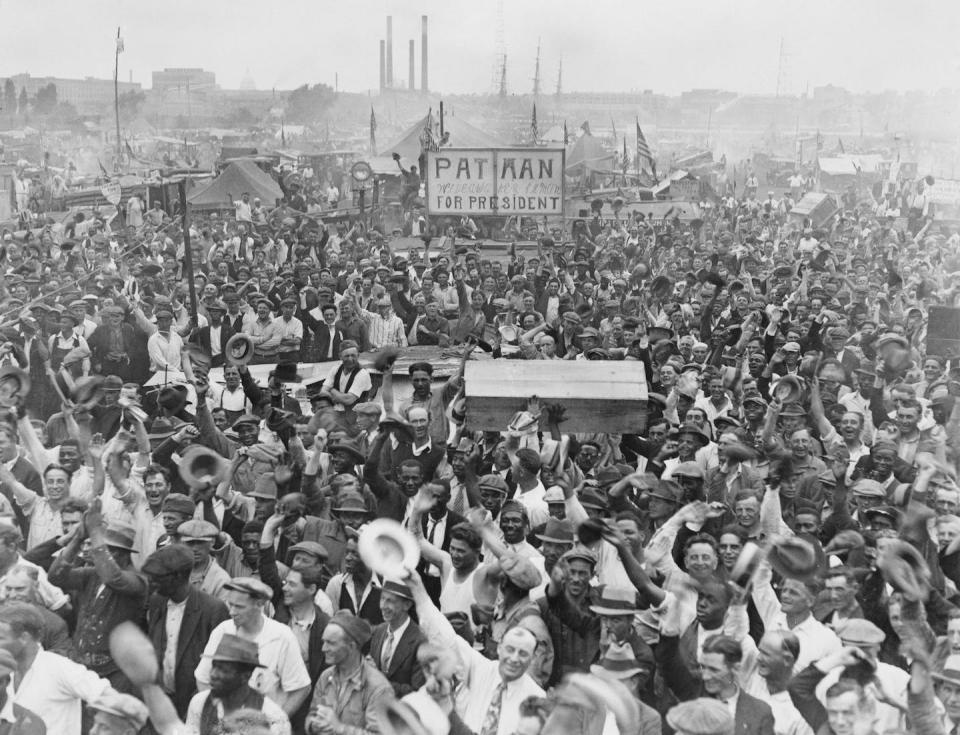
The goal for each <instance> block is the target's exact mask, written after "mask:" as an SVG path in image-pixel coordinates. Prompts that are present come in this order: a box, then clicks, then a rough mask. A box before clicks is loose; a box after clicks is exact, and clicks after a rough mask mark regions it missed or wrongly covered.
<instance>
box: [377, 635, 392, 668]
mask: <svg viewBox="0 0 960 735" xmlns="http://www.w3.org/2000/svg"><path fill="white" fill-rule="evenodd" d="M392 657H393V631H392V630H391V631H390V632H389V633H387V640H385V641H384V642H383V655H382V656H381V657H380V671H382V672H383V673H384V674H386V673H387V671H389V670H390V659H391V658H392Z"/></svg>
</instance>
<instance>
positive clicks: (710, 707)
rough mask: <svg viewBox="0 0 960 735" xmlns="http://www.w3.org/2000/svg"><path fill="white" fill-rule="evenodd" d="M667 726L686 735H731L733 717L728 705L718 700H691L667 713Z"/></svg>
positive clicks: (702, 698) (703, 698)
mask: <svg viewBox="0 0 960 735" xmlns="http://www.w3.org/2000/svg"><path fill="white" fill-rule="evenodd" d="M667 724H668V725H670V727H672V728H673V729H674V731H676V732H682V733H683V734H684V735H731V734H732V733H733V728H734V720H733V715H731V714H730V709H729V708H728V707H727V705H726V704H724V703H723V702H721V701H719V700H717V699H707V698H705V697H701V698H700V699H691V700H689V701H687V702H681V703H680V704H678V705H677V706H676V707H673V708H672V709H670V711H669V712H667Z"/></svg>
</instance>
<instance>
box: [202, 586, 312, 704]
mask: <svg viewBox="0 0 960 735" xmlns="http://www.w3.org/2000/svg"><path fill="white" fill-rule="evenodd" d="M224 591H225V597H226V603H227V611H228V612H229V613H230V619H229V620H225V621H224V622H222V623H220V625H218V626H217V627H216V628H214V629H213V632H212V633H211V634H210V638H209V640H208V641H207V647H206V648H205V649H204V658H203V659H201V661H200V663H199V665H198V666H197V670H196V677H197V689H199V690H200V691H203V690H205V689H209V688H210V686H211V683H212V670H211V666H210V661H211V659H210V656H212V655H213V654H214V653H215V652H216V650H217V648H218V647H219V645H220V641H221V640H222V639H223V638H224V637H225V636H228V635H231V636H239V637H240V638H243V639H244V640H247V641H252V642H253V643H256V644H257V645H258V646H259V647H260V649H259V650H260V659H259V660H260V663H261V664H262V666H261V668H259V669H257V670H256V671H255V672H254V673H253V675H252V676H251V677H250V686H251V687H252V688H253V689H255V690H256V691H257V692H259V693H260V694H263V695H265V696H267V697H269V698H270V699H272V700H273V701H274V702H276V703H277V704H279V705H280V707H282V708H283V711H284V712H286V713H287V716H288V717H292V716H293V715H294V713H296V711H297V710H298V709H299V708H300V705H301V704H303V702H304V701H305V700H306V699H307V697H308V696H309V695H310V675H309V673H308V672H307V667H306V665H305V664H304V662H303V657H302V656H301V655H300V644H299V643H297V638H296V636H295V635H294V634H293V631H292V630H290V628H289V627H288V626H286V625H284V624H283V623H281V622H278V621H276V620H274V619H273V618H268V617H267V616H266V615H265V614H264V606H265V605H266V603H267V602H269V601H270V600H271V599H272V598H273V590H271V589H270V587H268V586H267V585H265V584H264V583H263V582H261V581H260V580H259V579H254V578H253V577H235V578H234V579H233V580H231V581H230V582H229V583H227V584H226V585H224Z"/></svg>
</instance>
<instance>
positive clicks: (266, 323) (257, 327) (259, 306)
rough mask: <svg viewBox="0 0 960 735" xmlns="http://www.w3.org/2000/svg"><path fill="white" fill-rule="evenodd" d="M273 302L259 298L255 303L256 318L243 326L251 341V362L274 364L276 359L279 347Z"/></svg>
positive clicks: (278, 334) (278, 332)
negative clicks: (273, 314)
mask: <svg viewBox="0 0 960 735" xmlns="http://www.w3.org/2000/svg"><path fill="white" fill-rule="evenodd" d="M273 308H274V307H273V303H272V302H271V301H270V300H269V299H267V298H261V299H259V300H258V301H257V303H256V313H257V318H256V320H254V321H251V322H249V323H248V324H246V325H245V326H244V328H243V329H244V332H245V333H246V334H247V335H249V337H250V340H251V341H252V342H253V345H254V347H253V362H254V363H258V364H262V363H270V364H274V363H276V362H277V361H278V360H277V349H278V348H279V347H280V337H281V335H280V330H279V328H278V325H277V323H276V321H275V320H274V319H273V318H272V313H273Z"/></svg>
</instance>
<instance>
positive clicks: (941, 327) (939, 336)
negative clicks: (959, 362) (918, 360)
mask: <svg viewBox="0 0 960 735" xmlns="http://www.w3.org/2000/svg"><path fill="white" fill-rule="evenodd" d="M927 354H928V355H939V356H940V357H945V358H947V359H948V360H955V359H956V358H958V357H960V309H958V308H955V307H952V306H931V307H930V314H929V321H928V322H927Z"/></svg>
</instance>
